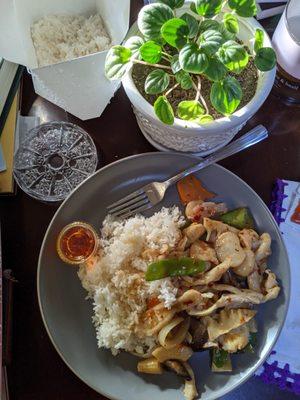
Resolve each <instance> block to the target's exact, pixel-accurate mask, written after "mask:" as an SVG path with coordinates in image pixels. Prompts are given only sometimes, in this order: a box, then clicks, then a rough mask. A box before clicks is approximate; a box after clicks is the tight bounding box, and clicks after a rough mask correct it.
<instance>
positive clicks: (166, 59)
mask: <svg viewBox="0 0 300 400" xmlns="http://www.w3.org/2000/svg"><path fill="white" fill-rule="evenodd" d="M161 57H162V59H163V60H165V61H168V62H170V59H169V58H167V57H164V56H161Z"/></svg>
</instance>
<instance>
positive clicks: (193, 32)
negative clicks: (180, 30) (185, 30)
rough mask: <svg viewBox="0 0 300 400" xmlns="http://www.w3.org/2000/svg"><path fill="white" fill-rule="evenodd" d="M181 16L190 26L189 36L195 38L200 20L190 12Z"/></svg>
mask: <svg viewBox="0 0 300 400" xmlns="http://www.w3.org/2000/svg"><path fill="white" fill-rule="evenodd" d="M180 18H181V19H183V20H184V21H185V22H186V23H187V26H188V27H189V35H188V36H189V38H194V37H195V36H196V35H197V33H198V29H199V22H198V21H197V20H196V18H194V17H193V16H192V15H190V14H188V13H185V14H183V15H182V16H181V17H180Z"/></svg>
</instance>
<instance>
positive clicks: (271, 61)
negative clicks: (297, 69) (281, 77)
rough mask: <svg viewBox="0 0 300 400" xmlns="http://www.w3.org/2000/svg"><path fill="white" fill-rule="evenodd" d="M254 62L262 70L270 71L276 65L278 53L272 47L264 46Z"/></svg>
mask: <svg viewBox="0 0 300 400" xmlns="http://www.w3.org/2000/svg"><path fill="white" fill-rule="evenodd" d="M254 64H255V65H256V66H257V68H258V69H259V70H260V71H270V70H271V69H273V68H274V67H275V65H276V53H275V51H274V50H273V49H272V47H262V48H261V49H259V50H258V51H257V53H256V56H255V58H254Z"/></svg>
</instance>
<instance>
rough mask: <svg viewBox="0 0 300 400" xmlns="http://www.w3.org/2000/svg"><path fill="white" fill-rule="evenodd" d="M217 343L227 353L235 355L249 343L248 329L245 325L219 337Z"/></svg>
mask: <svg viewBox="0 0 300 400" xmlns="http://www.w3.org/2000/svg"><path fill="white" fill-rule="evenodd" d="M218 341H219V343H220V344H221V345H222V349H223V350H225V351H227V352H228V353H236V352H237V351H239V350H242V349H243V348H244V347H246V346H247V344H248V342H249V328H248V326H247V325H242V326H240V327H238V328H236V329H233V330H232V331H230V332H228V333H226V334H225V335H223V336H220V337H219V339H218Z"/></svg>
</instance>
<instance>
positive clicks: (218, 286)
mask: <svg viewBox="0 0 300 400" xmlns="http://www.w3.org/2000/svg"><path fill="white" fill-rule="evenodd" d="M209 289H210V290H215V291H217V292H229V293H234V294H240V293H242V292H241V290H240V289H239V288H237V287H235V286H231V285H227V284H225V283H214V284H213V285H212V286H210V287H209Z"/></svg>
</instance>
